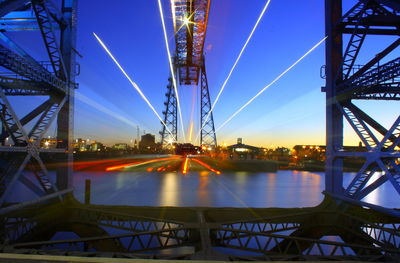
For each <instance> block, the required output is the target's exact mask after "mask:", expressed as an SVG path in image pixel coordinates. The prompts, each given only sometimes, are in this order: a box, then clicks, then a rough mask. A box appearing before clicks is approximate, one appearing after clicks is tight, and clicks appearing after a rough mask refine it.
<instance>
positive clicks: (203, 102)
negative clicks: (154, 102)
mask: <svg viewBox="0 0 400 263" xmlns="http://www.w3.org/2000/svg"><path fill="white" fill-rule="evenodd" d="M171 2H172V7H173V10H172V12H173V13H174V17H175V19H174V34H175V46H176V51H175V59H174V69H175V70H176V72H175V73H174V76H175V79H176V80H177V82H178V83H177V85H178V84H179V85H192V86H197V85H200V125H201V126H200V127H201V131H200V135H201V136H200V145H206V146H211V147H215V146H217V139H216V135H215V128H214V118H213V114H212V112H210V111H211V106H212V104H211V99H210V94H209V89H208V82H207V75H206V66H205V61H204V54H203V49H204V41H205V37H206V31H207V22H208V13H209V10H210V0H171ZM185 21H186V22H185ZM171 86H172V84H171V80H170V83H169V85H168V86H167V93H166V102H165V106H166V109H165V111H164V112H163V114H164V122H165V123H166V124H167V126H168V127H169V129H170V132H168V130H167V129H166V128H165V127H162V131H161V132H160V134H161V142H162V144H163V145H164V146H166V145H168V143H169V144H170V143H171V137H172V138H178V135H177V132H178V131H177V129H176V127H177V123H178V119H177V116H178V114H177V106H176V98H175V93H174V92H171ZM171 96H172V97H173V98H172V99H171ZM206 116H207V118H206ZM163 126H164V125H163ZM170 133H171V134H170Z"/></svg>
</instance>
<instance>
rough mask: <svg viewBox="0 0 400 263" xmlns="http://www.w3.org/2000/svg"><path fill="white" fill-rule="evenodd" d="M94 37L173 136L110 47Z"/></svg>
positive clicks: (97, 37)
mask: <svg viewBox="0 0 400 263" xmlns="http://www.w3.org/2000/svg"><path fill="white" fill-rule="evenodd" d="M93 35H94V36H95V38H96V39H97V41H99V43H100V45H101V46H102V47H103V49H104V50H105V51H106V52H107V54H108V55H109V56H110V58H111V59H112V60H113V61H114V63H115V64H116V65H117V67H118V68H119V69H120V70H121V72H122V74H124V76H125V77H126V78H127V79H128V81H129V82H130V83H131V85H132V86H133V87H134V88H135V89H136V91H137V92H138V93H139V95H140V96H141V97H142V99H143V100H144V101H145V102H146V103H147V105H148V106H149V107H150V109H151V110H152V111H153V112H154V114H155V115H156V116H157V118H158V119H159V120H160V121H161V123H162V124H163V125H164V126H165V128H166V129H167V131H168V132H169V133H170V134H171V136H172V133H171V131H170V130H169V129H168V126H167V125H166V124H165V122H164V121H163V119H162V118H161V116H160V115H159V114H158V113H157V111H156V109H155V108H154V107H153V105H151V103H150V101H149V100H148V99H147V98H146V96H145V95H144V94H143V92H142V90H141V89H140V88H139V86H138V85H137V84H136V83H135V82H134V81H133V80H132V79H131V78H130V77H129V75H128V74H127V73H126V71H125V70H124V68H123V67H122V66H121V64H119V62H118V61H117V59H116V58H115V57H114V55H113V54H112V53H111V51H110V50H109V49H108V47H107V46H106V45H105V44H104V42H103V41H102V40H101V39H100V37H99V36H97V35H96V33H94V32H93Z"/></svg>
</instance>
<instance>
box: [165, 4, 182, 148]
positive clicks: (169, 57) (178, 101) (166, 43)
mask: <svg viewBox="0 0 400 263" xmlns="http://www.w3.org/2000/svg"><path fill="white" fill-rule="evenodd" d="M158 9H159V10H160V17H161V24H162V28H163V32H164V40H165V47H166V49H167V54H168V61H169V68H170V71H171V76H172V83H173V85H174V91H175V96H176V102H177V106H178V114H179V119H180V122H181V129H182V137H183V141H184V142H185V141H186V136H185V129H184V127H183V118H182V111H181V103H180V100H179V94H178V86H177V84H176V78H175V74H174V73H175V71H174V67H173V65H172V57H171V52H170V51H169V44H168V36H167V29H166V27H165V21H164V13H163V9H162V5H161V0H158Z"/></svg>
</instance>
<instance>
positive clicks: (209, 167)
mask: <svg viewBox="0 0 400 263" xmlns="http://www.w3.org/2000/svg"><path fill="white" fill-rule="evenodd" d="M192 160H193V161H195V162H196V163H198V164H200V165H201V166H204V167H205V168H207V169H208V170H210V171H211V172H213V173H216V174H221V171H218V170H215V169H214V168H212V167H211V166H209V165H208V164H206V163H203V162H202V161H200V160H197V159H192Z"/></svg>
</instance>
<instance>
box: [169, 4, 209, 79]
mask: <svg viewBox="0 0 400 263" xmlns="http://www.w3.org/2000/svg"><path fill="white" fill-rule="evenodd" d="M171 4H172V12H173V17H174V33H175V43H176V60H177V65H178V67H179V70H178V72H179V81H180V83H181V84H186V85H197V84H198V80H199V73H200V67H201V63H202V57H203V49H204V41H205V38H206V31H207V22H208V13H209V9H210V0H171ZM185 21H187V22H186V23H185Z"/></svg>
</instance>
